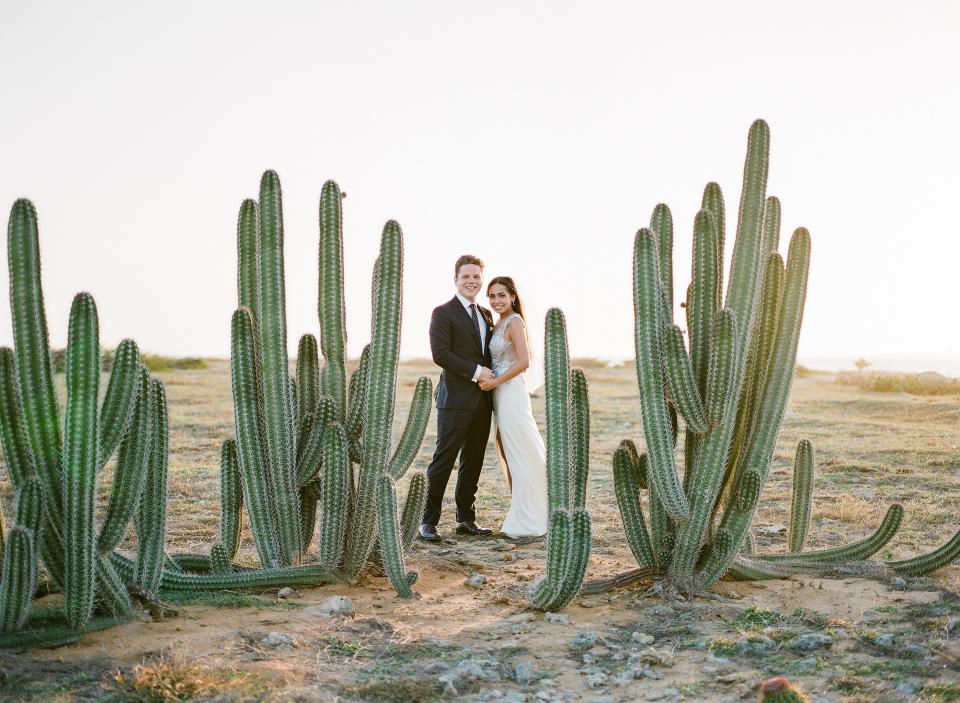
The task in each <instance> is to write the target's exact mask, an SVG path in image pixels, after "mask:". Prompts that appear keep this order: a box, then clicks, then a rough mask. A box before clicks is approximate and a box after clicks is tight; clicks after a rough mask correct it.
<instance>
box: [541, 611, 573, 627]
mask: <svg viewBox="0 0 960 703" xmlns="http://www.w3.org/2000/svg"><path fill="white" fill-rule="evenodd" d="M543 619H544V620H546V621H547V622H552V623H554V624H557V625H569V624H570V616H569V615H567V614H566V613H545V614H544V616H543Z"/></svg>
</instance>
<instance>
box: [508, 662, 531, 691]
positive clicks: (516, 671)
mask: <svg viewBox="0 0 960 703" xmlns="http://www.w3.org/2000/svg"><path fill="white" fill-rule="evenodd" d="M535 678H536V671H535V670H534V668H533V664H531V663H530V662H517V663H516V664H514V665H513V680H514V681H516V682H517V683H518V684H520V685H521V686H529V685H530V684H531V683H532V682H533V680H534V679H535Z"/></svg>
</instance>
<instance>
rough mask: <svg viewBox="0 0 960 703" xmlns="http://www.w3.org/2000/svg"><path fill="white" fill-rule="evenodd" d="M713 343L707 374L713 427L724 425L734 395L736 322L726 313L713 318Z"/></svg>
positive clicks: (709, 412)
mask: <svg viewBox="0 0 960 703" xmlns="http://www.w3.org/2000/svg"><path fill="white" fill-rule="evenodd" d="M713 323H714V324H713V340H714V342H713V344H712V346H711V349H710V368H709V369H708V371H707V404H706V410H707V416H708V417H709V418H710V423H711V425H718V424H719V423H721V422H723V419H724V414H725V413H726V412H727V411H728V410H729V408H730V403H729V395H730V394H731V393H735V392H736V391H735V388H734V386H733V364H734V356H735V354H736V352H735V350H734V344H735V341H734V340H735V337H736V321H735V319H734V317H733V315H732V314H730V313H729V312H728V311H727V310H720V311H719V312H717V314H716V315H715V316H714V318H713Z"/></svg>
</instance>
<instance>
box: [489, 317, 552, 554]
mask: <svg viewBox="0 0 960 703" xmlns="http://www.w3.org/2000/svg"><path fill="white" fill-rule="evenodd" d="M514 318H516V319H518V320H520V324H521V325H522V324H523V318H522V317H520V315H518V314H517V313H513V314H512V315H510V316H509V317H508V318H507V319H506V320H504V321H503V322H502V324H500V325H499V326H498V327H497V329H496V331H495V332H494V333H493V337H492V338H491V339H490V356H491V360H492V362H493V373H494V374H495V375H497V376H502V375H503V374H504V373H506V372H507V370H508V369H509V368H510V367H511V366H513V365H514V364H515V363H516V362H517V353H516V350H515V349H514V348H513V342H511V341H510V340H509V339H507V338H506V336H505V335H504V332H505V330H506V329H507V326H508V325H510V324H511V323H512V322H513V319H514ZM493 407H494V410H493V412H494V421H495V423H496V428H497V448H498V450H499V454H500V461H501V462H503V463H504V469H505V470H506V472H507V474H508V476H509V478H510V480H511V487H512V491H511V497H510V510H509V511H507V518H506V520H504V522H503V527H501V528H500V531H501V532H503V533H504V534H505V535H507V536H508V537H540V536H542V535H545V534H546V533H547V469H546V454H547V453H546V448H545V447H544V445H543V438H542V437H541V436H540V430H539V429H537V423H536V420H534V419H533V410H532V409H531V408H530V394H529V393H528V392H527V384H526V382H525V380H524V374H520V375H518V376H514V377H513V378H511V379H510V380H509V381H507V382H506V383H502V384H500V385H499V386H497V387H496V388H495V389H494V391H493Z"/></svg>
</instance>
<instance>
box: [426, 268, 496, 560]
mask: <svg viewBox="0 0 960 703" xmlns="http://www.w3.org/2000/svg"><path fill="white" fill-rule="evenodd" d="M453 280H454V283H455V284H456V286H457V293H456V295H455V296H454V297H453V299H452V300H450V301H449V302H446V303H444V304H443V305H441V306H440V307H438V308H436V309H435V310H434V311H433V317H432V318H431V319H430V350H431V351H432V352H433V361H434V362H435V363H436V364H437V365H438V366H440V367H441V368H442V369H443V371H442V372H441V373H440V383H439V384H438V385H437V392H436V398H437V448H436V449H435V450H434V453H433V461H432V462H430V466H429V468H427V480H428V481H429V488H428V490H427V505H426V508H424V511H423V520H421V524H420V538H421V539H423V540H426V541H428V542H439V541H440V535H439V534H438V533H437V524H438V523H439V522H440V506H441V504H442V503H443V492H444V491H445V490H446V488H447V481H448V480H449V479H450V472H451V471H452V470H453V463H454V462H455V461H456V459H457V455H458V454H459V455H460V468H459V469H458V470H457V490H456V494H455V495H456V501H457V533H458V534H463V535H488V534H490V533H491V532H492V530H489V529H487V528H483V527H477V523H476V514H475V513H474V509H473V499H474V497H475V496H476V494H477V484H478V483H479V481H480V469H481V468H482V467H483V455H484V453H485V452H486V448H487V439H488V438H489V436H490V411H491V409H492V407H493V398H492V394H491V393H488V392H484V391H482V390H480V386H479V385H478V383H479V381H481V380H493V371H491V370H490V365H491V364H490V350H489V348H488V345H489V342H490V336H491V331H492V329H493V318H492V317H491V315H490V311H489V310H487V309H486V308H483V307H480V306H479V305H477V304H476V298H477V295H478V294H479V293H480V290H481V288H482V286H483V262H482V261H481V260H480V259H478V258H477V257H475V256H471V255H469V254H465V255H464V256H461V257H460V258H459V259H457V263H456V265H455V267H454V279H453Z"/></svg>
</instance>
